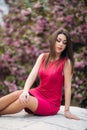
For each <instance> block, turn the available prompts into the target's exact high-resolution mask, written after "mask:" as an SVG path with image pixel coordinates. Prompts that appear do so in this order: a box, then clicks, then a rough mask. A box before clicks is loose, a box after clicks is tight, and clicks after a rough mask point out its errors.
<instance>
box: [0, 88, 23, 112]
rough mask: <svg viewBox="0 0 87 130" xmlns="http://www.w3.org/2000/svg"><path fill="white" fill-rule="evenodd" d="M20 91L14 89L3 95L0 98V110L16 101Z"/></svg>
mask: <svg viewBox="0 0 87 130" xmlns="http://www.w3.org/2000/svg"><path fill="white" fill-rule="evenodd" d="M21 93H22V90H18V91H15V92H13V93H11V94H8V95H6V96H3V97H1V98H0V111H2V110H3V109H5V108H6V107H7V106H9V105H10V104H11V103H13V102H14V101H16V100H17V99H18V98H19V95H20V94H21Z"/></svg>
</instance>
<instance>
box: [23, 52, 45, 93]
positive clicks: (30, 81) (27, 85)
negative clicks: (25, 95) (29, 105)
mask: <svg viewBox="0 0 87 130" xmlns="http://www.w3.org/2000/svg"><path fill="white" fill-rule="evenodd" d="M43 55H44V54H40V56H39V57H38V58H37V61H36V63H35V65H34V67H33V69H32V71H31V73H30V74H29V76H28V78H27V80H26V82H25V86H24V90H23V92H27V91H28V90H29V89H30V87H31V86H32V84H33V83H34V81H35V80H36V77H37V75H38V71H39V68H40V65H41V61H42V58H43Z"/></svg>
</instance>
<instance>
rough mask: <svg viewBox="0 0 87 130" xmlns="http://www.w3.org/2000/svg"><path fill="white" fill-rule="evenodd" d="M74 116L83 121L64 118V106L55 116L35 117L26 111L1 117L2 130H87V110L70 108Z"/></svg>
mask: <svg viewBox="0 0 87 130" xmlns="http://www.w3.org/2000/svg"><path fill="white" fill-rule="evenodd" d="M70 110H71V112H72V113H73V114H76V115H77V116H79V117H80V118H81V120H70V119H67V118H65V117H64V115H63V111H64V106H61V109H60V111H59V113H58V114H57V115H54V116H36V115H35V116H34V115H32V114H27V113H25V112H24V111H22V112H20V113H18V114H14V115H4V116H1V117H0V130H28V129H29V130H87V109H83V108H79V107H70Z"/></svg>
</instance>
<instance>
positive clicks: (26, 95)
mask: <svg viewBox="0 0 87 130" xmlns="http://www.w3.org/2000/svg"><path fill="white" fill-rule="evenodd" d="M29 97H30V95H29V93H28V92H23V93H22V94H21V95H20V96H19V101H20V102H21V103H22V104H26V103H28V102H29Z"/></svg>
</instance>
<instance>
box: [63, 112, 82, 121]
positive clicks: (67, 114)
mask: <svg viewBox="0 0 87 130" xmlns="http://www.w3.org/2000/svg"><path fill="white" fill-rule="evenodd" d="M64 115H65V117H66V118H69V119H74V120H80V118H79V117H77V116H75V115H73V114H71V113H70V112H69V111H68V112H65V113H64Z"/></svg>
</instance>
